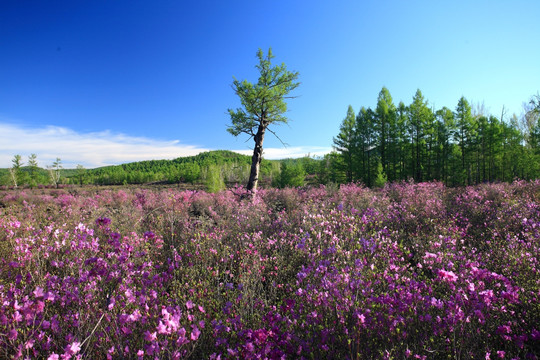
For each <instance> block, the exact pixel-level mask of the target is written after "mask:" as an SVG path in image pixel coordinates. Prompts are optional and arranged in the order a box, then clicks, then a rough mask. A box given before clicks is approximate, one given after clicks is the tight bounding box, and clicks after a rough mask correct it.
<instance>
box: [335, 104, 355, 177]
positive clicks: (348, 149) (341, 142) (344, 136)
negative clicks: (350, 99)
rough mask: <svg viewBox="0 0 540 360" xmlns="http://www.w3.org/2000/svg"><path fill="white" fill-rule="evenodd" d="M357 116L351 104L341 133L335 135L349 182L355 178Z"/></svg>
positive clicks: (342, 166) (337, 148) (342, 124)
mask: <svg viewBox="0 0 540 360" xmlns="http://www.w3.org/2000/svg"><path fill="white" fill-rule="evenodd" d="M355 132H356V116H355V114H354V110H353V108H352V106H351V105H349V108H348V109H347V115H346V116H345V119H343V122H342V123H341V126H340V128H339V134H338V135H337V136H336V137H334V149H336V151H339V152H340V153H341V156H342V160H343V161H342V162H341V163H340V167H341V168H342V170H343V171H344V172H345V179H346V181H347V182H351V181H352V180H353V173H354V158H353V157H354V154H356V139H355Z"/></svg>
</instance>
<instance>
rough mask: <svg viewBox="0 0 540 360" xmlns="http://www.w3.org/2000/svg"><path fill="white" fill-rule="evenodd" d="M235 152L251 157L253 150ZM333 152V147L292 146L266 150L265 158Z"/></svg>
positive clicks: (295, 156) (264, 152)
mask: <svg viewBox="0 0 540 360" xmlns="http://www.w3.org/2000/svg"><path fill="white" fill-rule="evenodd" d="M233 151H234V152H237V153H240V154H244V155H251V154H253V150H233ZM331 151H332V148H331V147H322V146H292V147H283V148H267V149H266V148H264V149H263V157H264V158H265V159H269V160H275V159H288V158H300V157H304V156H307V155H309V156H311V157H313V156H323V155H324V154H328V153H329V152H331Z"/></svg>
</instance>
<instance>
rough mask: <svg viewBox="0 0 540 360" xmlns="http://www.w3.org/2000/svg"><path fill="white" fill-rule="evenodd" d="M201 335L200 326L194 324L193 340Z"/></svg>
mask: <svg viewBox="0 0 540 360" xmlns="http://www.w3.org/2000/svg"><path fill="white" fill-rule="evenodd" d="M200 335H201V331H200V330H199V328H198V327H197V326H194V327H193V331H192V332H191V336H190V338H191V340H193V341H195V340H197V339H198V338H199V336H200Z"/></svg>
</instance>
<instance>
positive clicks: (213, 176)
mask: <svg viewBox="0 0 540 360" xmlns="http://www.w3.org/2000/svg"><path fill="white" fill-rule="evenodd" d="M204 184H205V186H206V191H207V192H209V193H217V192H220V191H222V190H224V189H225V182H224V181H223V175H222V174H221V168H220V167H219V166H217V165H211V166H209V167H208V168H207V169H205V181H204Z"/></svg>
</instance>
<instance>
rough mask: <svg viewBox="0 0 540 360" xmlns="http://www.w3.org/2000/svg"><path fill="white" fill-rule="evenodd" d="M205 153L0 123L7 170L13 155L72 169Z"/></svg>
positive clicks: (275, 152)
mask: <svg viewBox="0 0 540 360" xmlns="http://www.w3.org/2000/svg"><path fill="white" fill-rule="evenodd" d="M209 150H210V149H208V148H204V147H199V146H194V145H185V144H181V143H180V142H179V141H178V140H171V141H163V140H154V139H149V138H144V137H134V136H128V135H125V134H119V133H112V132H110V131H101V132H92V133H79V132H76V131H74V130H72V129H68V128H65V127H58V126H46V127H42V128H25V127H21V126H18V125H13V124H9V123H0V168H6V167H11V165H12V163H11V160H12V159H13V156H14V155H15V154H20V155H21V156H22V157H23V161H24V162H25V163H26V162H27V161H28V156H29V155H30V154H32V153H34V154H36V155H37V160H38V165H39V166H40V167H43V168H45V167H46V166H47V165H50V164H52V163H53V161H54V160H55V159H56V158H60V159H61V160H62V164H63V166H64V168H75V167H76V165H77V164H81V165H83V166H84V167H86V168H95V167H100V166H107V165H117V164H122V163H128V162H134V161H142V160H161V159H175V158H177V157H182V156H192V155H197V154H198V153H200V152H203V151H209ZM331 150H332V149H331V148H330V147H317V146H295V147H287V148H285V147H284V148H267V149H264V154H263V156H264V157H265V158H266V159H284V158H298V157H303V156H306V155H308V154H309V155H311V156H321V155H324V154H326V153H329V152H330V151H331ZM233 151H235V152H238V153H240V154H245V155H251V154H252V153H253V150H233Z"/></svg>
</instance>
